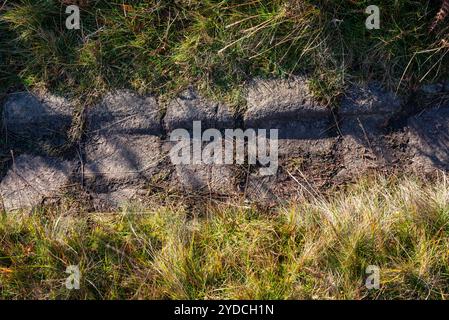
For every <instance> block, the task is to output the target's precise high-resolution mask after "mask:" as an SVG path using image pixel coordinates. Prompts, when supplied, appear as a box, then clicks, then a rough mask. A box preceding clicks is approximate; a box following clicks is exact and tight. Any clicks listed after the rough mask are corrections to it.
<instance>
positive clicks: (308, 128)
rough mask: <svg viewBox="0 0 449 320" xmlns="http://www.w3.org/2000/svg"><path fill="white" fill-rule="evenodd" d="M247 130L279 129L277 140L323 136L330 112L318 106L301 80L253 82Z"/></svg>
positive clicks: (249, 98) (246, 116)
mask: <svg viewBox="0 0 449 320" xmlns="http://www.w3.org/2000/svg"><path fill="white" fill-rule="evenodd" d="M247 105H248V108H247V111H246V113H245V115H244V121H245V127H246V128H265V129H274V128H277V129H280V132H279V136H280V138H296V139H310V138H320V137H325V136H326V129H327V128H328V127H329V121H330V118H331V115H332V113H331V110H330V109H329V108H327V107H326V106H324V105H321V104H320V103H318V102H317V101H316V100H315V99H314V98H313V96H312V94H311V92H310V89H309V87H308V85H307V82H306V80H305V79H303V78H295V79H292V80H256V81H255V82H254V83H253V84H252V85H251V86H250V87H249V88H248V95H247Z"/></svg>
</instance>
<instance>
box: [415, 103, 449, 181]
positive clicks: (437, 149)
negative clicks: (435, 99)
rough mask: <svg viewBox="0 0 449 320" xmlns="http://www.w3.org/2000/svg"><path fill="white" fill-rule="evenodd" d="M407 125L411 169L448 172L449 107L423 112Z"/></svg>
mask: <svg viewBox="0 0 449 320" xmlns="http://www.w3.org/2000/svg"><path fill="white" fill-rule="evenodd" d="M408 124H409V139H410V140H409V146H410V150H411V154H412V159H413V168H414V169H415V170H417V171H418V172H424V173H427V172H431V171H435V170H445V171H449V106H445V107H441V108H434V109H430V110H427V111H424V112H423V113H421V114H418V115H416V116H414V117H412V118H410V119H409V122H408Z"/></svg>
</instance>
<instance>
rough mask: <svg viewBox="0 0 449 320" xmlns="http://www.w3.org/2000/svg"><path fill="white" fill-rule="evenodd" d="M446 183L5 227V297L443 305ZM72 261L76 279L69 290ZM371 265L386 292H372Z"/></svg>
mask: <svg viewBox="0 0 449 320" xmlns="http://www.w3.org/2000/svg"><path fill="white" fill-rule="evenodd" d="M448 236H449V184H448V181H447V179H446V178H444V177H443V178H441V179H440V180H438V181H437V182H435V183H433V184H429V183H423V182H420V181H419V180H413V179H410V178H408V179H401V180H394V179H392V178H391V179H389V180H386V179H382V178H377V179H374V180H363V181H361V182H359V183H358V184H355V185H353V186H350V187H348V189H347V190H345V191H341V192H338V193H335V194H334V195H332V196H331V197H330V198H328V199H325V198H321V197H318V198H315V199H309V200H304V201H302V202H296V203H291V204H290V205H288V206H284V207H280V208H278V209H277V210H276V212H272V213H271V214H267V213H266V212H260V211H259V210H257V209H255V208H253V207H248V206H244V205H243V204H242V205H240V204H239V203H234V204H232V205H224V204H223V205H217V204H215V205H210V206H207V207H206V208H205V209H204V210H203V211H201V212H199V213H198V214H196V215H192V214H191V212H189V211H187V210H186V209H185V208H184V206H183V205H182V204H177V205H176V206H174V205H173V206H171V205H166V206H163V207H157V208H152V209H142V208H139V207H133V206H130V207H129V208H127V209H124V210H123V211H121V212H117V213H111V214H107V213H102V214H84V213H82V212H80V213H79V214H78V215H77V216H74V215H73V214H66V209H65V208H46V209H41V210H38V211H36V212H34V213H33V214H31V215H25V214H12V213H7V214H4V215H3V216H2V218H1V220H0V298H3V299H11V298H75V299H77V298H83V299H85V298H87V299H118V298H126V299H140V298H156V299H159V298H170V299H218V298H220V299H256V298H258V299H304V298H307V299H309V298H324V299H385V298H388V299H389V298H395V299H411V298H417V299H429V298H432V299H447V298H448V297H449V241H448ZM68 265H77V266H78V267H79V268H80V271H81V283H80V289H79V290H67V289H66V287H65V285H64V283H65V279H66V278H67V277H68V274H66V273H65V270H66V267H67V266H68ZM368 265H375V266H378V267H379V268H380V288H379V289H378V290H375V289H374V290H368V289H367V288H366V287H365V280H366V277H367V275H366V274H365V270H366V267H367V266H368Z"/></svg>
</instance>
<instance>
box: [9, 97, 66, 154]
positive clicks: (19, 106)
mask: <svg viewBox="0 0 449 320" xmlns="http://www.w3.org/2000/svg"><path fill="white" fill-rule="evenodd" d="M72 112H73V107H72V105H71V104H70V103H69V102H68V101H67V100H66V99H64V98H61V97H56V96H52V95H50V94H42V95H37V94H33V93H29V92H19V93H13V94H10V95H9V96H8V97H7V98H6V102H5V104H4V108H3V127H4V129H5V130H6V132H7V133H9V134H11V133H12V134H13V135H14V138H15V139H16V140H24V139H25V140H28V141H31V142H37V141H38V140H40V141H41V142H42V143H47V144H49V145H53V146H58V145H62V144H63V143H64V142H65V141H66V133H67V130H68V129H69V127H70V125H71V123H72Z"/></svg>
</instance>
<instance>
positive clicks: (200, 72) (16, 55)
mask: <svg viewBox="0 0 449 320" xmlns="http://www.w3.org/2000/svg"><path fill="white" fill-rule="evenodd" d="M71 3H78V4H79V5H80V6H81V25H82V28H81V30H67V29H66V28H65V18H66V17H67V15H66V14H65V7H66V5H67V4H71ZM371 4H372V3H371V2H370V1H367V0H361V1H349V0H339V1H334V0H332V1H331V0H316V1H312V0H288V1H285V0H256V1H253V0H244V1H241V0H239V1H234V0H232V1H224V0H206V1H191V0H189V1H184V0H173V1H138V0H136V1H122V0H120V1H118V0H113V1H103V0H92V1H56V0H53V1H48V0H17V1H14V2H12V1H6V2H4V4H3V5H2V6H1V7H0V33H1V35H2V36H1V39H0V83H2V87H3V89H4V88H6V87H9V86H11V85H16V84H24V85H27V86H45V87H49V88H51V89H53V90H62V91H65V92H70V93H74V94H79V95H86V94H87V92H95V93H101V92H103V91H104V90H108V89H111V88H114V87H130V88H133V89H136V90H138V91H140V92H152V93H157V94H167V93H170V94H173V93H176V91H178V90H181V89H182V88H184V87H185V86H186V85H187V84H190V83H193V84H195V85H196V86H197V87H198V88H200V89H202V90H203V91H204V92H206V93H209V94H212V95H215V96H216V97H226V98H227V99H229V100H230V101H231V102H234V103H238V102H239V99H240V96H241V87H242V84H243V83H245V81H248V80H249V79H251V78H253V77H257V76H261V77H286V76H289V75H291V74H299V73H307V74H309V75H310V78H311V83H312V87H313V88H314V91H315V93H316V95H317V96H320V97H322V98H326V99H330V98H332V97H333V96H335V95H336V94H338V93H339V92H340V91H341V89H342V87H344V85H345V83H346V82H347V81H352V80H354V79H365V80H366V79H369V80H373V79H376V80H379V81H382V82H383V83H384V84H386V85H387V86H392V87H395V88H402V87H410V86H413V85H414V84H416V83H419V82H423V81H434V80H436V79H438V78H444V77H445V76H447V74H448V65H449V64H448V63H447V57H446V54H447V52H448V50H449V46H448V45H447V39H448V35H449V25H448V24H447V23H445V22H444V21H442V22H441V23H439V24H438V25H437V26H436V27H435V29H434V32H433V33H430V34H429V27H430V26H431V25H432V21H433V19H434V17H435V15H436V13H437V12H438V9H439V6H440V5H441V3H439V2H437V1H421V0H419V1H418V0H415V1H410V0H398V1H390V0H380V1H377V2H376V4H377V5H378V6H379V7H380V9H381V29H380V30H367V29H366V28H365V19H366V18H367V15H366V14H365V8H366V7H367V6H368V5H371Z"/></svg>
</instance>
